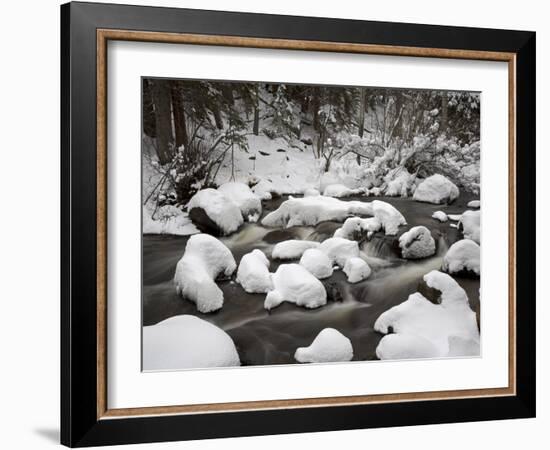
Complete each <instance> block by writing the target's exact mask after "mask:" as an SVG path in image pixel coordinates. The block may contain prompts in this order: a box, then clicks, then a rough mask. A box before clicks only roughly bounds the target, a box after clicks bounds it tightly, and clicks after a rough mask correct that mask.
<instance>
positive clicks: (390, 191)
mask: <svg viewBox="0 0 550 450" xmlns="http://www.w3.org/2000/svg"><path fill="white" fill-rule="evenodd" d="M414 180H415V176H414V175H411V174H410V173H409V172H408V171H407V169H403V168H397V169H393V170H391V171H390V172H388V174H387V175H386V176H385V177H384V181H385V182H386V183H387V186H386V191H385V192H386V195H387V196H388V197H399V196H401V197H407V194H408V192H409V190H410V189H411V187H412V186H413V184H414Z"/></svg>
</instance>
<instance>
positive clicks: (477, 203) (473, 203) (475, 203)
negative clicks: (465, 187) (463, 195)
mask: <svg viewBox="0 0 550 450" xmlns="http://www.w3.org/2000/svg"><path fill="white" fill-rule="evenodd" d="M479 207H481V202H480V201H479V200H472V201H470V202H468V208H479Z"/></svg>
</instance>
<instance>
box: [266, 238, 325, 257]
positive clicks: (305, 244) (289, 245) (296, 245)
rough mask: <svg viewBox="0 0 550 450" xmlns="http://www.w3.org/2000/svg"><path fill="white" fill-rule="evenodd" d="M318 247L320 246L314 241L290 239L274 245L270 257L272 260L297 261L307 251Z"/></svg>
mask: <svg viewBox="0 0 550 450" xmlns="http://www.w3.org/2000/svg"><path fill="white" fill-rule="evenodd" d="M319 245H320V244H319V243H318V242H315V241H302V240H300V239H290V240H288V241H282V242H279V243H277V244H275V246H274V247H273V251H272V252H271V257H272V258H274V259H299V258H300V257H301V256H302V254H303V253H304V252H305V251H306V250H307V249H309V248H317V247H319Z"/></svg>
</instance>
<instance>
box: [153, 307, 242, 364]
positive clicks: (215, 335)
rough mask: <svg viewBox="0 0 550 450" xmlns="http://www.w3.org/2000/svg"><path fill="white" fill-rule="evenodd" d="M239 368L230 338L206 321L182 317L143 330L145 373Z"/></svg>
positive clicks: (175, 317) (172, 318) (193, 317)
mask: <svg viewBox="0 0 550 450" xmlns="http://www.w3.org/2000/svg"><path fill="white" fill-rule="evenodd" d="M240 365H241V362H240V361H239V355H238V354H237V349H236V348H235V344H234V343H233V340H232V339H231V337H230V336H229V335H228V334H227V333H226V332H225V331H223V330H221V329H220V328H218V327H216V326H215V325H212V324H211V323H209V322H207V321H206V320H202V319H199V318H198V317H195V316H188V315H181V316H174V317H171V318H169V319H166V320H163V321H162V322H159V323H157V324H156V325H151V326H147V327H143V368H144V370H178V369H191V368H193V369H196V368H204V367H228V366H240Z"/></svg>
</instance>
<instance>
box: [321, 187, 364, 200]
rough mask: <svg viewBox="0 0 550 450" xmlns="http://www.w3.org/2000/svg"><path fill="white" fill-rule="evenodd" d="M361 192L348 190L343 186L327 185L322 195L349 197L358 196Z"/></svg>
mask: <svg viewBox="0 0 550 450" xmlns="http://www.w3.org/2000/svg"><path fill="white" fill-rule="evenodd" d="M360 193H361V191H360V190H359V189H350V188H349V187H347V186H344V185H343V184H329V185H328V186H327V187H326V188H325V190H324V191H323V195H325V196H327V197H337V198H339V197H349V196H351V195H358V194H360Z"/></svg>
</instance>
